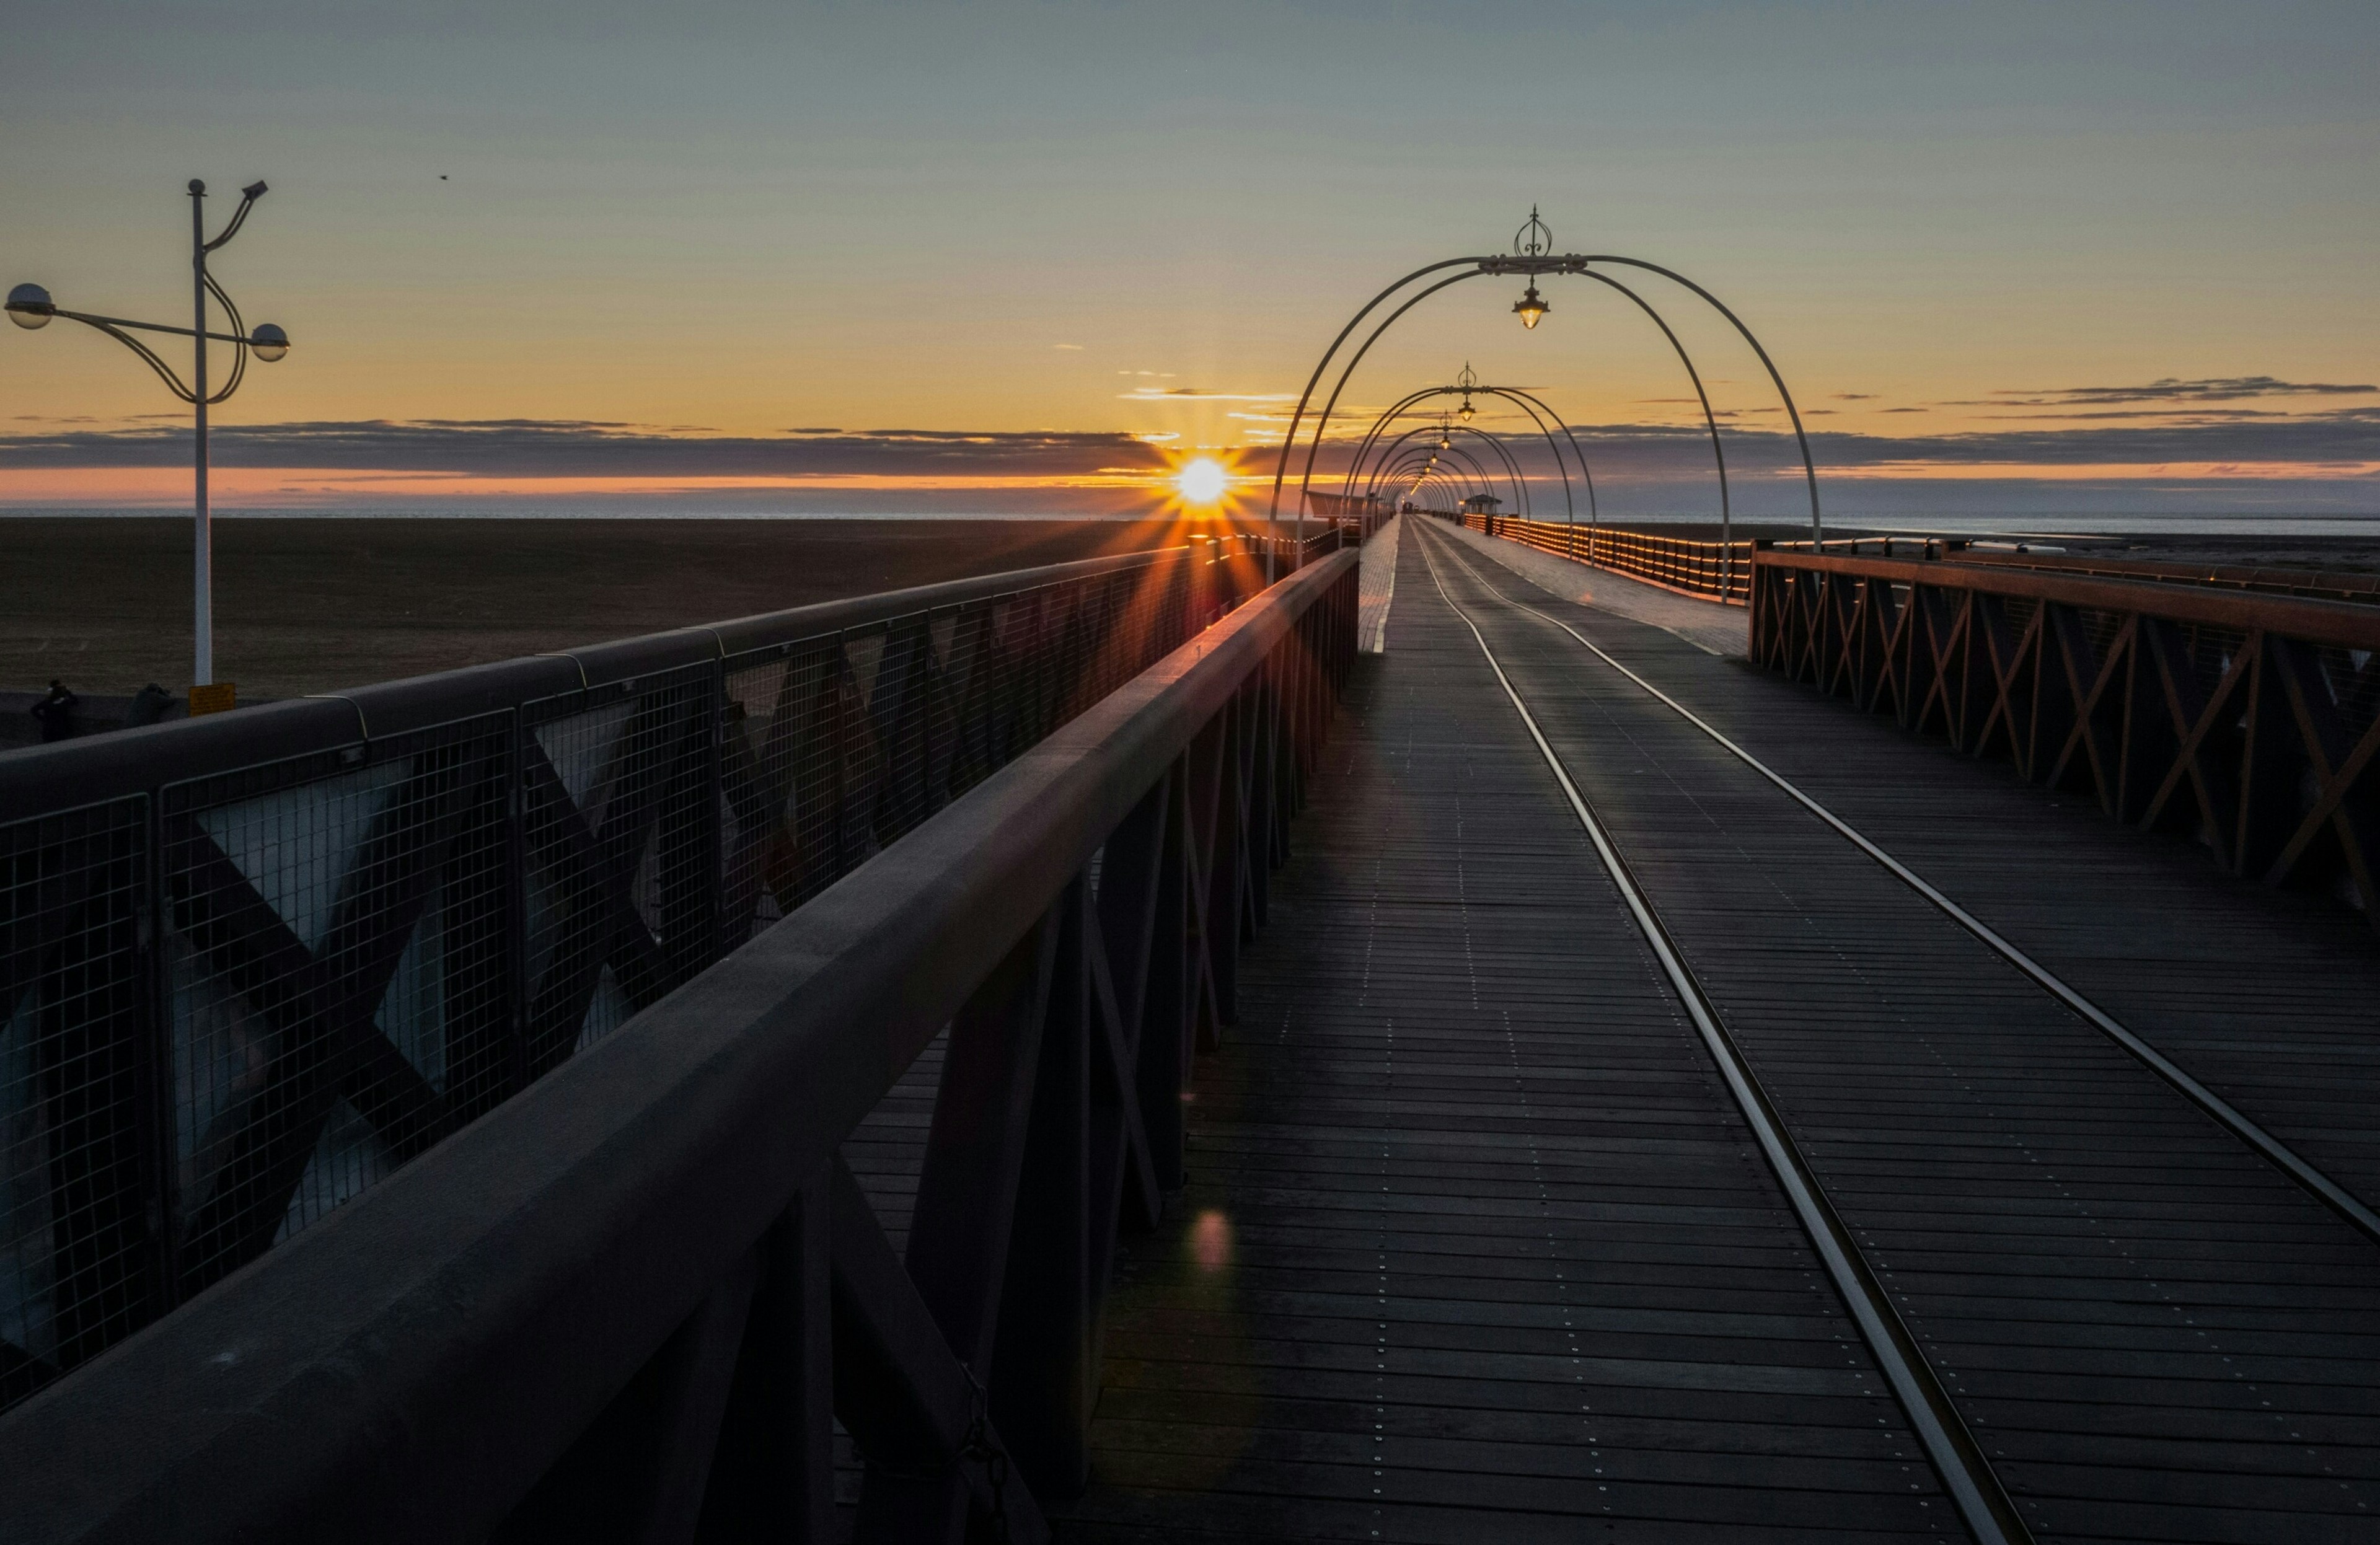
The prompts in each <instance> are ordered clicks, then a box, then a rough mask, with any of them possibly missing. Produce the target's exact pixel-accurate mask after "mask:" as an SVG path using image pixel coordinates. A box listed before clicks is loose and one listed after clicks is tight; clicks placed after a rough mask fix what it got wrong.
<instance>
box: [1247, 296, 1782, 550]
mask: <svg viewBox="0 0 2380 1545" xmlns="http://www.w3.org/2000/svg"><path fill="white" fill-rule="evenodd" d="M1594 263H1610V264H1617V265H1620V266H1622V267H1627V268H1635V269H1642V270H1643V271H1645V272H1646V273H1648V274H1659V275H1661V276H1662V277H1663V278H1666V279H1669V280H1670V281H1671V282H1673V283H1675V284H1678V285H1681V286H1684V287H1685V288H1687V289H1689V290H1692V291H1693V292H1694V294H1695V295H1697V296H1699V297H1701V298H1702V299H1703V300H1704V301H1705V302H1706V303H1707V304H1708V305H1709V306H1710V307H1711V309H1712V310H1716V311H1718V313H1719V315H1721V316H1723V317H1725V318H1726V319H1727V321H1728V322H1729V323H1730V325H1731V326H1733V327H1734V328H1735V330H1736V332H1737V333H1738V334H1739V335H1742V337H1743V341H1744V342H1745V343H1747V344H1749V345H1751V346H1752V351H1753V353H1754V354H1755V355H1756V356H1758V358H1759V359H1760V363H1761V366H1762V368H1764V369H1765V370H1767V372H1768V379H1769V382H1770V383H1771V384H1773V385H1774V386H1775V387H1776V388H1777V395H1778V396H1779V399H1780V400H1781V401H1782V402H1783V403H1784V405H1785V412H1786V415H1787V417H1788V418H1790V419H1791V420H1792V424H1793V438H1794V440H1795V442H1796V443H1797V444H1799V445H1800V447H1801V452H1802V470H1803V476H1804V478H1805V479H1806V480H1807V481H1808V484H1809V490H1810V539H1811V541H1812V542H1813V543H1815V542H1818V541H1823V540H1824V538H1825V534H1826V529H1825V525H1824V520H1823V517H1822V516H1821V514H1820V511H1819V506H1818V470H1817V464H1816V463H1815V461H1814V460H1813V459H1812V458H1811V456H1810V438H1809V435H1808V433H1807V432H1805V431H1804V430H1803V426H1802V412H1801V409H1800V408H1798V407H1796V406H1795V404H1794V402H1793V394H1792V392H1791V390H1790V389H1789V388H1788V387H1787V386H1786V384H1785V378H1784V376H1783V375H1782V374H1781V373H1779V371H1778V369H1777V364H1776V361H1775V360H1773V359H1770V358H1769V357H1768V350H1767V348H1766V347H1763V346H1762V344H1761V342H1760V339H1759V338H1758V337H1757V336H1756V335H1755V334H1754V333H1753V331H1752V329H1751V328H1750V327H1748V326H1746V325H1745V324H1744V322H1743V318H1741V317H1739V316H1737V315H1736V314H1735V312H1734V311H1733V310H1730V309H1729V307H1728V305H1727V303H1726V302H1725V301H1722V300H1721V299H1719V298H1718V297H1717V296H1715V295H1713V294H1712V293H1711V292H1710V291H1708V290H1706V289H1705V288H1704V287H1703V286H1700V285H1698V284H1696V283H1694V281H1693V280H1692V279H1689V278H1687V277H1686V276H1685V275H1684V274H1680V273H1678V272H1677V271H1676V270H1675V269H1671V268H1665V267H1663V266H1662V265H1661V264H1659V263H1656V262H1645V260H1644V259H1641V258H1630V257H1623V256H1621V255H1620V254H1618V253H1613V252H1596V253H1581V252H1570V253H1564V254H1561V255H1559V256H1556V255H1552V254H1548V253H1540V252H1535V251H1532V252H1528V253H1523V254H1502V253H1499V254H1495V255H1492V256H1484V257H1464V258H1442V259H1440V260H1439V261H1438V262H1433V263H1426V264H1424V265H1423V266H1422V267H1420V268H1417V269H1415V270H1414V271H1413V272H1412V273H1410V274H1406V275H1404V276H1403V278H1401V279H1398V280H1397V281H1396V282H1395V283H1393V284H1391V285H1390V286H1388V287H1386V288H1385V289H1383V290H1381V291H1380V292H1379V293H1378V295H1375V296H1374V297H1373V298H1371V299H1370V300H1367V301H1366V302H1365V303H1364V306H1363V309H1362V310H1358V311H1357V312H1356V313H1355V314H1354V316H1353V317H1350V318H1349V319H1348V321H1347V323H1346V325H1345V326H1343V327H1342V328H1341V329H1340V330H1339V335H1338V336H1337V337H1335V338H1333V339H1332V340H1331V342H1330V347H1329V348H1328V349H1325V350H1324V351H1323V354H1322V358H1321V359H1318V360H1317V361H1316V362H1315V366H1314V372H1313V374H1312V375H1311V376H1309V377H1308V378H1307V380H1306V383H1305V390H1304V391H1303V392H1301V393H1300V394H1299V395H1298V399H1297V407H1296V408H1295V410H1294V411H1293V412H1292V413H1291V415H1290V420H1289V432H1288V433H1287V434H1286V435H1284V436H1283V437H1282V439H1281V456H1280V459H1279V460H1278V461H1277V462H1276V464H1275V466H1274V468H1273V484H1272V498H1271V502H1270V504H1269V506H1268V509H1267V519H1268V520H1269V522H1273V523H1276V524H1277V523H1278V522H1279V521H1280V519H1281V488H1282V486H1283V485H1284V484H1286V483H1287V481H1289V458H1290V454H1291V452H1292V451H1293V450H1294V449H1295V448H1296V445H1297V436H1298V432H1299V430H1300V428H1301V427H1302V426H1303V425H1304V423H1305V417H1306V409H1307V408H1308V407H1310V406H1311V405H1312V403H1313V400H1314V391H1315V388H1316V387H1317V386H1318V385H1320V384H1321V382H1322V372H1323V371H1326V370H1328V369H1329V368H1330V361H1331V360H1332V359H1335V358H1337V357H1338V354H1339V351H1340V349H1341V348H1342V347H1344V346H1345V344H1346V342H1347V339H1348V338H1349V336H1350V335H1353V334H1354V331H1355V329H1356V328H1357V327H1358V326H1359V325H1361V324H1362V322H1363V321H1364V319H1365V318H1366V317H1368V316H1370V315H1371V314H1372V313H1373V312H1374V311H1375V310H1378V309H1379V307H1380V306H1381V304H1382V303H1383V302H1385V301H1387V300H1388V299H1389V298H1390V297H1392V296H1394V295H1395V294H1397V292H1398V291H1400V290H1402V289H1403V288H1404V287H1405V286H1408V285H1411V284H1414V283H1415V282H1416V281H1418V280H1421V279H1426V278H1427V277H1429V276H1430V275H1431V274H1440V273H1444V272H1445V271H1446V270H1447V269H1450V268H1455V269H1464V270H1466V272H1464V273H1460V274H1452V275H1451V276H1449V277H1447V278H1444V279H1440V280H1439V281H1438V282H1437V283H1435V284H1433V285H1431V286H1428V287H1427V289H1424V290H1422V291H1421V292H1420V293H1418V294H1416V295H1415V296H1413V297H1411V298H1408V299H1406V300H1405V301H1404V302H1403V304H1402V305H1400V306H1398V308H1397V309H1396V310H1394V311H1392V312H1390V314H1389V316H1388V317H1387V318H1386V319H1385V320H1383V321H1382V322H1380V324H1379V325H1378V327H1376V328H1374V329H1373V331H1372V333H1371V335H1370V336H1369V337H1367V338H1366V339H1365V340H1364V343H1363V346H1362V347H1360V348H1358V349H1357V350H1356V351H1355V354H1354V357H1353V358H1351V359H1349V360H1348V362H1347V365H1346V367H1345V368H1344V369H1343V370H1342V371H1341V373H1340V378H1339V382H1338V384H1337V385H1336V386H1335V387H1334V388H1333V389H1332V391H1331V394H1330V402H1329V403H1328V404H1326V405H1325V406H1324V408H1323V409H1322V411H1321V412H1320V413H1319V414H1318V416H1317V417H1316V420H1315V424H1314V436H1313V446H1312V447H1311V448H1309V450H1308V452H1307V456H1306V468H1305V471H1306V476H1307V478H1308V480H1310V479H1311V477H1312V474H1313V461H1314V453H1315V451H1316V450H1318V449H1319V447H1320V445H1321V442H1322V436H1323V434H1324V432H1326V431H1327V430H1328V429H1329V427H1330V414H1331V410H1332V408H1335V407H1336V405H1337V402H1338V398H1339V394H1340V392H1341V391H1343V390H1344V389H1345V387H1346V383H1347V379H1348V377H1349V376H1350V375H1352V374H1353V373H1354V369H1355V366H1356V365H1358V364H1360V363H1361V362H1362V360H1363V357H1364V355H1365V354H1366V353H1367V352H1368V351H1369V350H1370V348H1371V346H1372V345H1373V343H1375V342H1376V341H1378V338H1379V336H1380V335H1381V334H1382V333H1384V332H1386V331H1387V330H1388V328H1389V327H1390V325H1391V324H1393V323H1394V322H1396V321H1397V319H1398V318H1400V317H1402V316H1403V315H1404V313H1405V312H1407V311H1409V310H1413V308H1414V307H1415V306H1416V305H1419V304H1420V303H1421V302H1422V301H1423V300H1425V299H1427V298H1429V297H1430V296H1432V295H1435V294H1437V293H1438V292H1439V290H1442V289H1445V288H1446V287H1447V286H1450V285H1456V284H1460V283H1462V282H1463V280H1465V279H1475V278H1482V277H1510V276H1512V275H1515V274H1519V275H1524V276H1526V277H1527V278H1529V279H1530V280H1532V281H1534V280H1535V279H1536V277H1537V276H1539V275H1541V274H1579V275H1586V276H1592V277H1596V278H1598V279H1600V278H1601V277H1602V276H1601V275H1599V274H1592V272H1591V269H1590V265H1591V264H1594ZM1607 282H1608V281H1607ZM1297 523H1298V529H1299V530H1300V531H1301V533H1302V532H1303V530H1304V529H1305V504H1304V502H1303V501H1300V503H1299V505H1298V510H1297Z"/></svg>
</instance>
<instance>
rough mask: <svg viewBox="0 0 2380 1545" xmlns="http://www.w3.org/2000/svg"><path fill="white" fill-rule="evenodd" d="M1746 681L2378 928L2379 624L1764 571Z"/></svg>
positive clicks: (1874, 568) (1927, 576)
mask: <svg viewBox="0 0 2380 1545" xmlns="http://www.w3.org/2000/svg"><path fill="white" fill-rule="evenodd" d="M2186 573H2187V571H2185V575H2183V576H2176V577H2174V578H2186ZM1752 659H1753V661H1754V663H1756V664H1761V665H1766V666H1767V667H1768V668H1769V669H1771V670H1775V671H1779V672H1781V673H1783V674H1784V675H1786V676H1787V677H1789V678H1790V679H1791V680H1795V681H1803V682H1807V683H1809V684H1811V685H1813V686H1815V687H1818V688H1819V689H1820V690H1822V691H1826V692H1829V693H1833V694H1835V695H1836V696H1839V697H1844V698H1848V699H1850V700H1852V702H1853V703H1856V704H1857V705H1858V706H1860V707H1861V708H1863V709H1865V710H1867V711H1869V712H1877V713H1890V714H1892V715H1893V716H1894V717H1895V718H1896V719H1897V720H1899V722H1900V724H1901V725H1902V726H1903V727H1905V728H1907V729H1910V730H1913V731H1915V732H1917V733H1919V734H1921V735H1933V736H1942V737H1943V738H1944V739H1946V740H1947V741H1949V744H1950V745H1951V746H1952V747H1953V748H1956V749H1958V750H1961V751H1964V752H1966V753H1968V754H1969V755H1971V756H1978V757H1985V756H1990V757H2006V758H2008V759H2009V760H2010V761H2011V762H2012V763H2013V764H2014V765H2015V767H2016V771H2017V772H2018V774H2019V775H2020V776H2022V777H2023V778H2026V779H2028V780H2030V781H2032V782H2034V783H2038V784H2044V785H2048V786H2050V787H2052V788H2070V789H2074V790H2077V791H2079V792H2084V793H2088V794H2090V795H2092V796H2093V797H2095V798H2096V799H2097V800H2098V803H2099V806H2100V808H2101V809H2103V810H2105V811H2106V812H2107V814H2108V815H2110V816H2113V817H2114V818H2115V819H2117V820H2119V821H2128V822H2131V823H2132V824H2134V825H2137V826H2139V827H2142V828H2143V829H2144V830H2153V829H2157V828H2174V829H2178V830H2179V831H2180V832H2182V833H2186V834H2190V835H2193V836H2195V837H2196V838H2197V839H2198V840H2199V841H2201V842H2203V843H2204V844H2205V845H2207V846H2208V847H2209V848H2211V849H2212V850H2213V851H2214V852H2215V854H2216V856H2217V858H2219V859H2220V860H2221V861H2222V863H2223V865H2224V866H2225V867H2226V868H2227V869H2228V870H2231V871H2232V872H2233V873H2235V874H2240V875H2246V876H2253V877H2255V878H2258V879H2261V880H2263V881H2265V882H2266V883H2268V884H2276V885H2277V884H2281V883H2284V882H2310V883H2314V884H2321V885H2334V886H2338V885H2340V884H2341V882H2343V889H2344V890H2345V891H2346V892H2347V893H2348V894H2350V896H2351V897H2352V899H2353V900H2355V902H2356V903H2357V904H2358V905H2360V906H2362V907H2363V908H2364V910H2365V912H2366V914H2367V915H2368V916H2369V917H2371V918H2372V919H2373V920H2374V925H2375V926H2380V906H2374V895H2375V894H2380V893H2375V891H2374V878H2375V875H2380V775H2375V774H2374V771H2373V768H2374V762H2375V760H2380V608H2375V607H2373V606H2371V605H2369V604H2360V603H2358V604H2350V603H2345V602H2334V601H2316V600H2305V599H2300V598H2297V597H2290V596H2282V595H2275V594H2264V593H2253V592H2250V591H2248V590H2245V589H2244V588H2242V589H2226V588H2218V587H2216V586H2212V585H2208V584H2206V583H2204V582H2201V581H2199V580H2195V579H2190V580H2188V582H2182V583H2176V582H2172V581H2171V580H2170V579H2168V578H2167V577H2164V576H2158V577H2156V578H2153V579H2146V580H2143V579H2135V578H2107V577H2103V576H2092V575H2084V574H2076V573H2072V572H2060V571H2058V570H2044V569H2035V568H2030V567H2017V566H2006V565H2000V564H1967V563H1954V562H1925V561H1915V562H1911V561H1887V560H1883V559H1874V558H1847V557H1835V556H1831V555H1828V556H1813V555H1810V554H1785V553H1768V552H1764V553H1762V554H1760V557H1759V563H1758V566H1757V568H1756V569H1755V579H1754V586H1753V596H1752Z"/></svg>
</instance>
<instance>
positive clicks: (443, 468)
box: [0, 419, 1149, 477]
mask: <svg viewBox="0 0 2380 1545" xmlns="http://www.w3.org/2000/svg"><path fill="white" fill-rule="evenodd" d="M189 444H190V442H189V432H188V430H186V429H181V428H178V427H176V428H173V429H156V430H146V429H140V430H121V431H114V432H108V431H93V430H62V431H54V432H49V433H42V434H14V435H0V468H8V467H160V466H180V465H182V464H183V463H184V462H186V461H187V460H188V457H189ZM211 450H212V456H213V460H214V462H215V464H216V465H218V466H222V467H322V468H372V469H385V470H391V471H402V472H415V473H419V472H453V473H465V474H477V475H480V476H488V477H798V476H803V475H813V476H820V475H835V474H844V475H871V474H872V475H878V476H931V475H933V474H935V473H937V472H940V473H947V474H950V475H952V476H965V475H973V476H1002V475H1014V476H1032V475H1044V476H1062V475H1066V474H1074V473H1085V472H1091V471H1096V470H1098V469H1099V468H1103V467H1114V466H1117V465H1127V466H1143V465H1147V463H1148V462H1149V452H1148V449H1147V446H1146V445H1145V444H1142V443H1141V442H1140V441H1138V440H1136V439H1135V438H1134V437H1133V436H1132V435H1129V434H1123V433H1114V434H1057V433H1046V432H1044V433H1029V434H1018V433H1000V434H978V433H967V432H961V431H941V430H911V429H885V430H867V431H851V430H804V431H799V432H792V433H788V434H786V435H783V436H737V435H702V436H687V435H675V434H667V433H662V432H655V431H653V430H651V429H650V428H645V427H641V426H637V425H633V424H621V423H613V422H608V421H605V420H547V419H486V420H456V419H425V420H408V421H403V422H395V421H389V420H361V421H355V422H340V423H295V424H270V425H257V426H249V427H225V428H218V429H216V430H215V431H214V432H213V435H212V441H211Z"/></svg>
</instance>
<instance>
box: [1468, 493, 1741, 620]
mask: <svg viewBox="0 0 2380 1545" xmlns="http://www.w3.org/2000/svg"><path fill="white" fill-rule="evenodd" d="M1461 518H1462V521H1463V525H1465V526H1467V527H1468V528H1470V529H1472V530H1475V531H1479V532H1482V533H1484V534H1486V535H1488V536H1493V537H1502V538H1505V539H1506V540H1507V541H1517V542H1520V543H1521V544H1522V545H1524V546H1526V547H1534V548H1536V550H1537V551H1538V552H1540V553H1550V554H1553V555H1554V556H1555V557H1557V558H1569V559H1571V560H1573V562H1576V563H1582V564H1592V565H1593V566H1596V567H1597V568H1608V569H1609V570H1611V571H1612V572H1613V573H1615V574H1624V575H1627V576H1628V577H1629V578H1632V579H1642V580H1643V581H1645V583H1646V584H1648V585H1658V586H1660V587H1661V588H1662V589H1663V590H1676V591H1678V592H1679V593H1680V594H1682V595H1691V596H1697V597H1700V598H1701V599H1703V600H1706V601H1717V602H1724V603H1725V604H1727V605H1730V606H1741V605H1743V604H1744V602H1745V599H1746V597H1747V596H1748V594H1749V593H1750V586H1751V579H1752V554H1753V546H1754V544H1753V543H1751V542H1749V541H1697V540H1695V539H1693V538H1688V537H1672V536H1661V535H1658V534H1656V533H1653V532H1647V531H1630V530H1622V529H1617V528H1614V527H1610V526H1582V525H1573V524H1571V523H1569V522H1566V521H1559V520H1524V519H1522V518H1521V517H1518V516H1511V515H1492V516H1491V515H1477V514H1466V515H1464V516H1463V517H1461Z"/></svg>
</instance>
